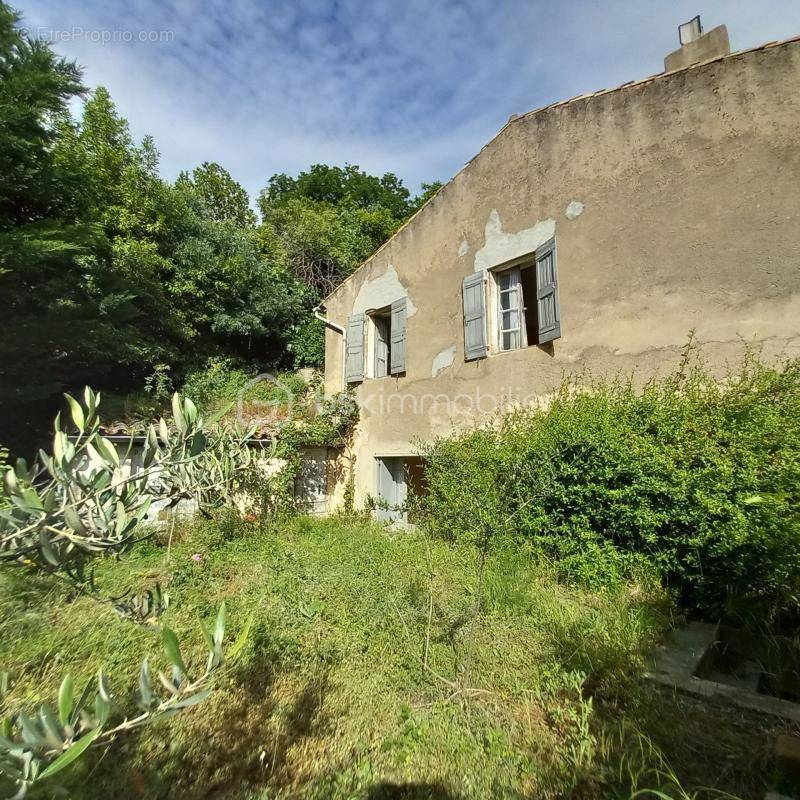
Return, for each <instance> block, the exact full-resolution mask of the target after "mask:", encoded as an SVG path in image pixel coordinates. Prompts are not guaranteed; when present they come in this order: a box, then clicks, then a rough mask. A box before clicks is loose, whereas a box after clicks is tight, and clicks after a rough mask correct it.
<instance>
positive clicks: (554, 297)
mask: <svg viewBox="0 0 800 800" xmlns="http://www.w3.org/2000/svg"><path fill="white" fill-rule="evenodd" d="M536 306H537V309H536V310H537V316H538V323H539V337H538V344H544V343H545V342H551V341H552V340H553V339H558V338H559V336H561V311H560V309H559V307H558V270H557V267H556V242H555V239H551V240H550V241H549V242H547V243H546V244H543V245H542V246H541V247H537V248H536Z"/></svg>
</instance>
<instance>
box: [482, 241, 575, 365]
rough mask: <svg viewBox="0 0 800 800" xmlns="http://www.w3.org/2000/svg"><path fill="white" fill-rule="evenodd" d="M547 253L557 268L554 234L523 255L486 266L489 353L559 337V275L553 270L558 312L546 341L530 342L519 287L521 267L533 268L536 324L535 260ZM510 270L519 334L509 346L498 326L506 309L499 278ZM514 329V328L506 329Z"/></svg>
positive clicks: (537, 290) (524, 307) (536, 265)
mask: <svg viewBox="0 0 800 800" xmlns="http://www.w3.org/2000/svg"><path fill="white" fill-rule="evenodd" d="M547 253H550V254H552V255H551V257H552V259H553V268H554V271H555V270H557V266H556V263H557V262H556V237H555V236H554V237H552V238H551V239H548V240H547V241H546V242H543V243H542V244H541V245H539V247H537V248H536V249H535V250H533V251H531V252H529V253H525V254H524V255H522V256H518V257H517V258H513V259H510V260H509V261H504V262H503V263H502V264H498V265H497V266H496V267H492V268H491V269H489V270H488V273H489V277H490V280H489V281H488V284H489V287H488V288H489V297H488V298H487V304H486V307H487V315H486V323H487V327H488V328H489V334H490V335H489V348H488V355H498V354H500V353H512V352H514V351H515V350H524V349H526V348H528V347H541V346H544V345H546V344H548V343H549V342H551V341H553V339H560V338H561V314H560V308H559V302H558V277H557V273H556V280H555V284H554V285H555V286H556V300H555V302H556V314H557V323H556V325H557V328H558V334H557V335H556V336H555V337H552V338H549V339H547V340H546V341H545V342H539V341H534V342H531V341H529V340H528V325H527V324H526V323H527V320H526V313H528V312H529V310H530V309H529V308H527V307H526V306H525V297H524V293H523V289H522V284H523V281H522V280H521V272H522V270H523V269H528V270H533V276H534V285H535V287H536V291H535V295H536V296H535V297H534V298H533V302H534V303H535V304H536V307H535V308H534V309H533V310H534V313H535V314H536V322H537V327H538V324H539V320H538V317H539V308H538V304H539V276H538V262H539V259H540V258H542V257H544V255H546V254H547ZM509 273H511V274H512V275H514V276H516V278H517V285H516V290H517V323H518V325H519V337H518V341H519V344H518V346H517V347H510V348H503V346H502V345H503V341H502V335H503V332H504V331H503V330H502V329H501V324H502V314H503V311H507V310H508V309H503V308H502V306H501V291H502V290H501V289H500V280H501V279H502V276H503V275H506V274H509ZM508 330H514V329H508Z"/></svg>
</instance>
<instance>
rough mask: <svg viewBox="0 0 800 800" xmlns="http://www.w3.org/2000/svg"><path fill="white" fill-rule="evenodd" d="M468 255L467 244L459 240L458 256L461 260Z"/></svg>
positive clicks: (464, 240)
mask: <svg viewBox="0 0 800 800" xmlns="http://www.w3.org/2000/svg"><path fill="white" fill-rule="evenodd" d="M467 253H469V242H468V241H467V240H466V239H462V240H461V244H460V245H459V246H458V256H459V258H461V257H462V256H465V255H466V254H467Z"/></svg>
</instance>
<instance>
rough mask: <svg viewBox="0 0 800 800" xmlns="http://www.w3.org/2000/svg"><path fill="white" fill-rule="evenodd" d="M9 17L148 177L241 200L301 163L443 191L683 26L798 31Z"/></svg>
mask: <svg viewBox="0 0 800 800" xmlns="http://www.w3.org/2000/svg"><path fill="white" fill-rule="evenodd" d="M22 12H23V14H24V18H25V23H26V25H27V26H28V27H29V28H31V29H33V30H34V31H37V30H38V31H39V32H40V33H41V34H42V35H50V36H54V37H57V38H58V39H59V40H58V41H57V43H56V44H55V46H56V49H57V50H58V51H59V52H61V53H63V54H64V55H66V56H69V57H70V58H74V59H76V60H77V61H78V62H79V63H80V64H82V65H83V66H84V67H85V69H86V73H85V75H86V81H87V83H88V84H89V85H90V86H96V85H105V86H107V87H108V88H109V90H110V91H111V93H112V96H113V97H114V99H115V101H116V102H117V105H118V107H119V108H120V110H121V112H122V113H123V114H124V115H125V116H126V117H128V119H129V120H130V122H131V127H132V129H133V132H134V134H135V135H136V136H137V137H141V136H143V135H144V134H147V133H149V134H152V135H153V136H154V137H155V139H156V143H157V145H158V147H159V149H160V150H161V153H162V171H163V173H164V175H165V176H167V177H174V176H175V175H176V174H177V173H178V172H179V171H180V170H181V169H187V168H191V167H193V166H196V165H197V164H198V163H200V162H202V161H206V160H208V161H218V162H220V163H221V164H223V165H224V166H225V167H227V168H228V169H229V170H230V171H231V172H232V173H233V174H234V176H235V177H236V178H237V179H238V180H240V181H241V182H242V183H243V184H244V185H245V186H246V187H247V188H248V189H249V191H250V192H251V193H252V194H255V193H257V191H258V190H259V189H260V188H261V187H263V186H264V185H265V184H266V181H267V179H268V178H269V176H270V175H272V174H273V173H274V172H290V173H292V172H296V171H297V170H298V169H302V168H303V167H305V166H308V165H309V164H310V163H313V162H327V163H344V162H345V161H348V162H351V163H358V164H360V165H361V166H362V167H364V168H365V169H368V170H370V171H373V172H383V171H393V172H396V173H397V174H398V175H400V177H402V178H403V179H404V180H405V181H406V182H407V183H408V184H409V186H411V187H412V188H417V186H418V184H419V182H420V181H423V180H432V179H435V178H438V179H441V180H446V179H448V178H449V177H451V176H452V175H453V174H454V173H455V172H456V171H457V170H458V169H459V168H460V167H461V165H462V164H463V163H464V162H465V161H466V160H468V159H469V158H471V157H472V156H473V155H474V154H475V153H476V152H477V151H478V150H479V149H480V147H481V146H482V145H483V144H484V143H485V141H486V140H487V139H489V138H490V137H491V136H492V135H493V134H494V133H495V132H496V131H497V130H498V129H499V128H500V127H501V126H502V125H503V123H504V122H505V120H506V119H507V118H508V117H509V115H511V114H514V113H522V112H524V111H527V110H530V109H531V108H535V107H537V106H540V105H544V104H546V103H549V102H552V101H554V100H558V99H562V98H566V97H570V96H573V95H575V94H580V93H582V92H585V91H590V90H594V89H600V88H604V87H607V86H614V85H617V84H620V83H624V82H625V81H628V80H632V79H634V78H639V77H643V76H645V75H647V74H652V73H654V72H658V71H659V70H660V69H661V68H662V59H663V56H664V55H665V54H666V53H667V52H669V51H670V50H673V49H675V47H676V46H677V34H676V27H677V24H678V23H679V22H683V21H685V20H687V19H689V18H690V17H692V16H694V14H696V13H698V12H699V13H701V14H702V15H703V21H704V25H705V26H706V28H710V27H712V26H714V25H716V24H719V23H722V22H724V23H726V24H727V25H728V29H729V32H730V34H731V40H732V46H733V47H734V48H735V49H740V48H743V47H749V46H753V45H757V44H760V43H762V42H765V41H769V40H771V39H777V38H784V37H786V36H790V35H793V34H796V33H800V3H798V2H797V0H762V1H761V2H759V3H758V4H756V3H731V2H729V0H672V2H670V3H664V2H657V1H656V0H651V2H644V3H641V2H640V3H634V2H632V1H631V0H608V1H607V2H603V3H598V2H596V1H595V0H561V2H558V1H557V0H548V2H544V1H543V0H441V2H438V3H432V2H431V0H399V1H398V2H389V0H371V1H370V0H327V1H326V0H265V1H262V2H256V1H255V0H211V2H205V3H202V4H201V3H197V2H190V0H130V1H129V2H126V3H124V4H123V3H108V2H101V1H100V0H28V2H27V4H26V6H25V7H24V8H23V9H22ZM102 32H111V33H112V34H115V35H114V40H113V41H110V42H109V41H106V42H105V43H104V42H103V41H102ZM106 38H108V33H106ZM126 40H127V41H126ZM153 40H155V41H153Z"/></svg>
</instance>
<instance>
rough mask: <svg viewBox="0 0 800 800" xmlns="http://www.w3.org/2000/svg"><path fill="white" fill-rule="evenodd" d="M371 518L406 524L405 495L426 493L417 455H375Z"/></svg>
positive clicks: (421, 460)
mask: <svg viewBox="0 0 800 800" xmlns="http://www.w3.org/2000/svg"><path fill="white" fill-rule="evenodd" d="M375 465H376V469H377V473H376V478H375V481H376V486H375V489H376V493H375V494H376V499H377V501H378V502H377V505H376V508H375V516H376V518H377V519H380V520H388V521H390V522H399V523H407V522H414V519H413V516H412V519H411V520H409V518H408V510H409V509H408V508H407V507H406V506H407V501H408V496H409V494H412V495H416V496H418V497H420V496H423V495H424V494H425V492H426V491H427V486H426V483H425V461H424V459H422V458H420V457H419V456H379V457H376V458H375Z"/></svg>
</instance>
